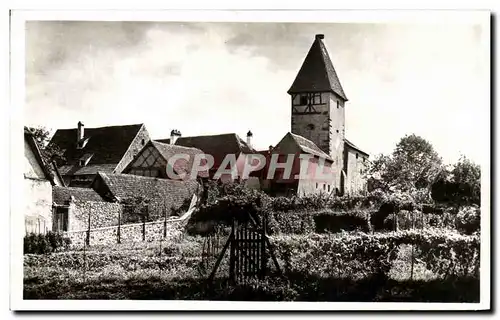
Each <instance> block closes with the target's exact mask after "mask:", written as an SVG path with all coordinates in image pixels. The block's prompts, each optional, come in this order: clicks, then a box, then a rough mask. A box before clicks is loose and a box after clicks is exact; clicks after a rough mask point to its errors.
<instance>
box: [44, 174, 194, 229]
mask: <svg viewBox="0 0 500 320" xmlns="http://www.w3.org/2000/svg"><path fill="white" fill-rule="evenodd" d="M199 188H200V185H199V183H198V182H197V181H196V180H185V181H176V180H170V179H159V178H154V177H143V176H138V175H132V174H113V173H104V172H98V173H97V174H96V176H95V178H94V181H93V182H92V184H91V186H90V188H79V187H58V186H56V187H54V189H53V199H54V221H55V223H54V231H59V232H64V231H82V230H87V229H88V228H89V226H90V228H92V229H93V228H101V227H109V226H116V225H118V224H127V223H133V222H140V217H137V216H133V215H130V214H129V212H128V211H127V206H129V204H130V202H129V200H134V199H137V198H141V199H143V200H145V202H144V204H145V210H146V211H145V215H146V216H145V219H147V220H148V221H154V220H158V219H162V218H165V217H170V216H172V215H179V214H182V212H181V211H182V210H183V209H185V207H186V205H187V204H189V203H190V201H191V199H192V197H193V195H195V194H198V193H199V192H200V189H199Z"/></svg>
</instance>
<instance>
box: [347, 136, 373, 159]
mask: <svg viewBox="0 0 500 320" xmlns="http://www.w3.org/2000/svg"><path fill="white" fill-rule="evenodd" d="M344 143H345V145H346V146H347V147H349V148H351V149H354V150H356V151H359V152H360V153H362V154H364V155H366V156H369V154H368V153H366V152H364V151H363V150H361V149H360V148H359V147H357V146H356V145H355V144H354V143H352V142H351V141H349V140H347V139H346V138H344Z"/></svg>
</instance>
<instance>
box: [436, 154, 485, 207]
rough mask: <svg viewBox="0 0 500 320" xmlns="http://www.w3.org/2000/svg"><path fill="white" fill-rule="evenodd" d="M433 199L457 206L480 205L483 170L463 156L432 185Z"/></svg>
mask: <svg viewBox="0 0 500 320" xmlns="http://www.w3.org/2000/svg"><path fill="white" fill-rule="evenodd" d="M432 198H433V199H434V200H435V201H437V202H441V203H455V204H456V205H457V206H460V205H466V204H477V205H479V204H480V200H481V168H480V167H479V165H477V164H475V163H474V162H472V161H471V160H470V159H468V158H467V157H465V156H461V157H460V159H459V160H458V162H457V163H455V164H454V165H453V167H452V168H450V169H448V170H446V171H445V172H443V174H441V175H440V176H439V178H438V179H437V181H436V182H435V183H434V184H433V185H432Z"/></svg>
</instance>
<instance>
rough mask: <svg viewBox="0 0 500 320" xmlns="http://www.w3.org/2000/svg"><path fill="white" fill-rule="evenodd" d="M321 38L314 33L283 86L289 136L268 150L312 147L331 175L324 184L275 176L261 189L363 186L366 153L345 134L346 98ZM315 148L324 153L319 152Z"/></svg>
mask: <svg viewBox="0 0 500 320" xmlns="http://www.w3.org/2000/svg"><path fill="white" fill-rule="evenodd" d="M323 39H324V35H322V34H317V35H316V36H315V39H314V42H313V44H312V46H311V48H310V50H309V52H308V54H307V56H306V58H305V60H304V62H303V64H302V66H301V68H300V70H299V72H298V74H297V76H296V78H295V80H294V82H293V83H292V86H291V87H290V89H289V90H288V94H289V95H290V96H291V108H292V116H291V135H290V134H287V135H286V136H285V138H283V140H282V141H281V142H280V143H279V144H278V146H279V147H278V148H274V149H273V151H272V153H277V152H278V153H280V154H285V152H288V151H291V152H293V151H298V150H302V151H303V152H305V153H311V152H312V151H311V150H314V153H316V154H314V153H313V154H314V155H315V159H316V157H318V158H321V157H322V158H324V159H326V160H327V161H326V163H327V170H331V172H332V175H333V178H332V180H331V181H323V182H319V181H315V180H314V179H312V180H311V179H310V178H306V181H301V180H302V179H298V180H299V181H286V182H285V181H280V178H279V177H278V178H276V179H274V180H273V181H270V182H266V187H268V188H270V187H271V186H273V188H274V189H276V188H277V189H278V190H279V189H286V190H288V191H287V192H286V193H287V194H289V193H290V190H293V191H292V193H293V194H309V193H321V192H328V193H333V192H335V194H346V193H349V194H353V193H359V192H364V191H365V190H366V181H365V179H364V178H363V176H362V173H363V170H364V168H365V166H366V163H367V161H368V157H369V155H368V154H367V153H366V152H364V151H362V150H361V149H360V148H358V147H356V146H355V145H354V144H353V143H351V142H350V141H348V140H347V139H346V138H345V103H346V102H347V101H348V100H347V97H346V94H345V92H344V90H343V88H342V85H341V84H340V80H339V78H338V76H337V73H336V72H335V68H334V67H333V64H332V62H331V60H330V57H329V55H328V51H327V49H326V46H325V44H324V43H323ZM285 145H286V146H285ZM317 150H321V151H322V152H323V154H322V155H318V154H317V153H318V152H317ZM315 161H316V160H315ZM261 176H262V174H261Z"/></svg>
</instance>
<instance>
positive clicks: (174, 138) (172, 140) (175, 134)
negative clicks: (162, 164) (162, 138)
mask: <svg viewBox="0 0 500 320" xmlns="http://www.w3.org/2000/svg"><path fill="white" fill-rule="evenodd" d="M180 136H181V132H180V131H179V130H176V129H174V130H172V131H170V144H175V142H176V141H177V138H179V137H180Z"/></svg>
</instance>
